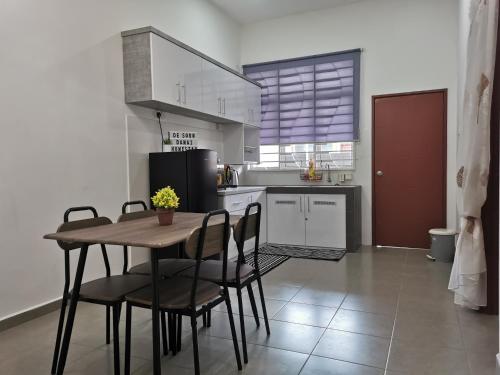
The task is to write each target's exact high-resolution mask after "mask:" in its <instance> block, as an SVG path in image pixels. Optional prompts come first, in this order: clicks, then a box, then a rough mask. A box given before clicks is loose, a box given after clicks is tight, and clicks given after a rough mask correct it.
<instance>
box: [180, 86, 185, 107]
mask: <svg viewBox="0 0 500 375" xmlns="http://www.w3.org/2000/svg"><path fill="white" fill-rule="evenodd" d="M181 87H182V90H183V91H184V100H183V102H184V104H186V85H182V86H181Z"/></svg>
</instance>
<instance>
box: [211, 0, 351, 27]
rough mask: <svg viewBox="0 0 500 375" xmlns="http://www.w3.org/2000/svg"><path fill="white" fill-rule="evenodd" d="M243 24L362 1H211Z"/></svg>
mask: <svg viewBox="0 0 500 375" xmlns="http://www.w3.org/2000/svg"><path fill="white" fill-rule="evenodd" d="M209 1H211V2H212V3H213V4H215V5H216V6H217V7H219V8H220V9H222V10H223V11H224V12H225V13H226V14H228V15H229V16H230V17H231V18H233V19H234V20H236V21H238V22H239V23H242V24H248V23H253V22H258V21H262V20H265V19H270V18H277V17H283V16H288V15H290V14H295V13H303V12H308V11H313V10H321V9H326V8H332V7H335V6H338V5H344V4H350V3H354V2H357V1H360V0H209Z"/></svg>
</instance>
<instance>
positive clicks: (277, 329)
mask: <svg viewBox="0 0 500 375" xmlns="http://www.w3.org/2000/svg"><path fill="white" fill-rule="evenodd" d="M235 325H236V331H237V336H238V339H241V333H240V322H239V318H238V317H237V316H235ZM269 326H270V329H271V334H270V335H269V336H268V335H267V333H266V329H265V327H264V321H263V320H261V326H260V328H257V327H256V325H255V321H254V319H253V318H251V317H245V330H246V338H247V343H252V344H258V345H264V346H270V347H273V348H278V349H284V350H291V351H295V352H299V353H307V354H310V353H311V352H312V350H313V349H314V347H315V346H316V344H317V342H318V341H319V339H320V337H321V335H322V334H323V332H324V331H325V328H319V327H311V326H307V325H303V324H295V323H289V322H281V321H277V320H270V321H269ZM199 332H200V334H201V335H207V336H213V337H220V338H226V339H230V338H231V330H230V326H229V323H228V315H227V314H225V313H216V312H213V313H212V326H211V327H210V328H203V329H200V331H199Z"/></svg>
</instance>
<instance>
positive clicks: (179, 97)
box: [176, 82, 181, 103]
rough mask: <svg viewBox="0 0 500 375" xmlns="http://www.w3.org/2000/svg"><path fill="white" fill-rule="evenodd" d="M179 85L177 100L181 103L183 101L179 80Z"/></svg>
mask: <svg viewBox="0 0 500 375" xmlns="http://www.w3.org/2000/svg"><path fill="white" fill-rule="evenodd" d="M176 86H177V102H178V103H180V102H181V83H180V82H178V83H177V84H176Z"/></svg>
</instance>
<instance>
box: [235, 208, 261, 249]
mask: <svg viewBox="0 0 500 375" xmlns="http://www.w3.org/2000/svg"><path fill="white" fill-rule="evenodd" d="M252 207H256V210H255V212H253V213H252V214H251V213H250V210H251V209H252ZM261 209H262V207H261V204H260V203H259V202H254V203H250V204H249V205H248V206H247V207H246V209H245V215H244V216H242V217H241V218H240V220H238V223H236V225H235V226H234V231H233V238H234V241H235V242H236V243H237V244H238V243H240V242H241V241H243V242H245V241H248V240H249V239H251V238H254V237H257V236H258V235H259V234H260V214H261ZM242 234H243V236H242Z"/></svg>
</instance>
